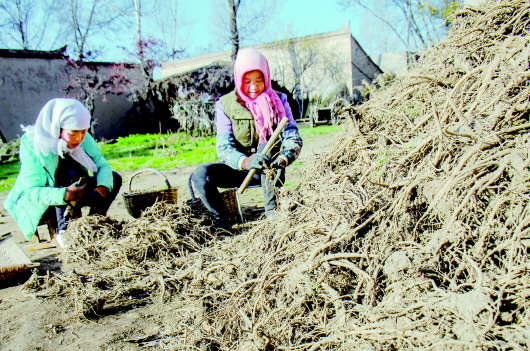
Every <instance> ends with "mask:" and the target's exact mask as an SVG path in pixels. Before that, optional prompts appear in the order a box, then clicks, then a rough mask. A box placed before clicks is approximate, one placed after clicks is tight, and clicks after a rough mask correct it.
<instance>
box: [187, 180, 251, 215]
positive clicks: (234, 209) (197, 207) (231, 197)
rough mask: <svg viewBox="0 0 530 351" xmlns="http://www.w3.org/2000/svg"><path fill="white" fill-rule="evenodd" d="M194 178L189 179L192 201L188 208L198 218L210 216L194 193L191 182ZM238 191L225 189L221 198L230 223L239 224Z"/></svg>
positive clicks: (189, 202)
mask: <svg viewBox="0 0 530 351" xmlns="http://www.w3.org/2000/svg"><path fill="white" fill-rule="evenodd" d="M192 176H193V174H191V175H190V177H189V179H188V188H189V190H190V196H191V200H189V201H188V202H187V204H188V206H190V208H191V211H192V212H193V214H194V215H196V216H198V217H202V216H208V209H207V208H206V206H204V204H203V203H202V201H201V199H199V198H197V197H195V192H194V191H193V185H192V182H191V177H192ZM236 191H237V189H236V188H231V189H225V190H223V191H221V198H222V200H223V204H224V209H225V211H226V215H227V216H228V220H229V221H230V223H239V222H240V220H241V218H240V213H239V204H238V199H237V193H236Z"/></svg>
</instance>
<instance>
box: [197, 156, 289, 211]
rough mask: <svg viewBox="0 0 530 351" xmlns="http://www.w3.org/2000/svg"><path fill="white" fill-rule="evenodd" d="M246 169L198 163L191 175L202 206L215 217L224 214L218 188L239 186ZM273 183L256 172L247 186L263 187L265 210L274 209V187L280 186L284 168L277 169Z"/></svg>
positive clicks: (221, 164)
mask: <svg viewBox="0 0 530 351" xmlns="http://www.w3.org/2000/svg"><path fill="white" fill-rule="evenodd" d="M247 173H248V171H238V170H235V169H233V168H231V167H229V166H227V165H225V164H224V163H207V164H203V165H200V166H199V167H197V169H196V170H195V171H194V172H193V175H192V177H191V179H192V181H193V185H194V187H195V191H196V192H197V195H198V196H199V198H200V199H201V200H202V202H203V204H204V206H206V208H207V209H208V211H210V212H211V213H212V215H213V216H214V217H215V218H220V217H221V216H224V215H225V209H224V206H223V201H222V198H221V194H220V193H219V190H218V188H235V187H239V186H240V185H241V183H243V180H245V177H246V176H247ZM275 179H276V182H275V184H273V183H274V181H273V180H269V179H267V176H266V175H265V174H264V173H261V172H259V171H258V172H256V174H254V177H253V178H252V180H251V181H250V184H249V186H252V185H261V186H262V188H263V200H264V202H265V206H264V207H265V211H273V210H275V209H276V188H278V187H280V186H281V185H282V184H283V182H284V180H285V170H284V169H279V170H278V175H277V176H276V178H275Z"/></svg>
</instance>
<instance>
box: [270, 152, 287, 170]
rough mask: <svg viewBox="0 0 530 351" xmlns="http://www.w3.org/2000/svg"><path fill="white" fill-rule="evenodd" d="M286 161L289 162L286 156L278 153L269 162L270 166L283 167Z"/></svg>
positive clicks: (285, 165)
mask: <svg viewBox="0 0 530 351" xmlns="http://www.w3.org/2000/svg"><path fill="white" fill-rule="evenodd" d="M287 163H289V160H288V159H287V157H286V156H284V155H280V156H278V157H276V159H275V160H274V161H272V163H271V164H270V167H271V168H285V167H287Z"/></svg>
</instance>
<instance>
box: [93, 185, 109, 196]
mask: <svg viewBox="0 0 530 351" xmlns="http://www.w3.org/2000/svg"><path fill="white" fill-rule="evenodd" d="M94 191H95V192H97V193H98V194H99V195H101V197H102V198H106V197H107V194H108V193H109V189H107V187H105V186H103V185H99V186H97V187H95V188H94Z"/></svg>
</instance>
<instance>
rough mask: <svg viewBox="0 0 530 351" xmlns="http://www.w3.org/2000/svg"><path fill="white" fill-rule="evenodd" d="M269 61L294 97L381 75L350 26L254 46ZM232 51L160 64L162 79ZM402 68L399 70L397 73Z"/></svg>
mask: <svg viewBox="0 0 530 351" xmlns="http://www.w3.org/2000/svg"><path fill="white" fill-rule="evenodd" d="M252 47H253V48H255V49H257V50H258V51H260V52H261V53H262V54H264V55H265V56H266V57H267V59H268V60H269V64H270V67H271V75H272V77H271V78H272V79H273V80H275V81H276V82H278V83H279V84H280V85H282V86H284V87H285V88H287V89H288V90H290V91H291V92H292V94H293V95H294V96H296V95H297V94H302V95H304V96H306V97H308V96H311V95H312V94H314V93H315V91H323V90H325V89H326V88H328V87H330V86H334V85H337V84H344V85H345V86H346V87H347V88H348V90H349V91H350V92H352V91H353V89H354V88H355V87H356V86H360V85H361V84H362V82H363V80H366V81H368V82H371V81H372V80H373V79H374V78H375V77H376V76H377V75H379V74H380V73H383V71H382V70H381V68H380V67H379V66H378V65H377V64H376V63H374V61H373V60H372V59H371V58H370V57H369V56H368V55H367V54H366V52H365V51H364V50H363V48H362V47H361V46H360V45H359V43H358V42H357V40H355V38H353V36H352V35H351V30H350V25H349V23H348V24H347V25H346V26H345V27H344V28H342V29H340V30H337V31H333V32H327V33H322V34H316V35H310V36H304V37H298V38H292V39H286V40H282V41H277V42H272V43H267V44H261V45H255V46H252ZM230 54H231V51H221V52H215V53H211V54H207V55H202V56H196V57H191V58H187V59H181V60H176V61H171V62H166V63H163V64H162V66H161V70H160V74H161V76H162V79H164V78H167V77H170V76H174V75H179V74H183V73H186V72H188V71H192V70H195V69H197V68H200V67H206V66H208V65H211V64H214V63H219V62H230V60H231V59H230ZM401 70H402V68H400V71H401Z"/></svg>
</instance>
